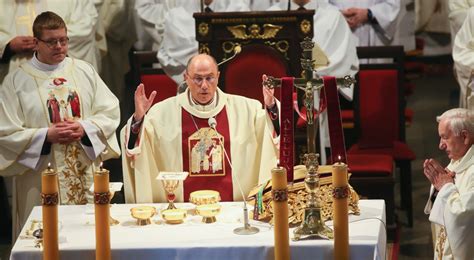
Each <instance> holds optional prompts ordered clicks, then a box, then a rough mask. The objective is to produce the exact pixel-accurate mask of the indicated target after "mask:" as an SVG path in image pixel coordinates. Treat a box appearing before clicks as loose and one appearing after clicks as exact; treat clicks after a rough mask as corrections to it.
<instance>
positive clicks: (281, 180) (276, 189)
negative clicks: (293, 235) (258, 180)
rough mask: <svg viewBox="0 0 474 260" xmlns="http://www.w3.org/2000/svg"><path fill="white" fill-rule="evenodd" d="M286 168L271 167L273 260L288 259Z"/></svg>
mask: <svg viewBox="0 0 474 260" xmlns="http://www.w3.org/2000/svg"><path fill="white" fill-rule="evenodd" d="M286 177H287V176H286V169H285V168H283V167H281V166H278V167H277V168H273V169H272V197H273V224H274V236H275V248H274V250H275V251H274V252H275V260H283V259H290V240H289V226H288V186H287V184H288V182H287V179H286Z"/></svg>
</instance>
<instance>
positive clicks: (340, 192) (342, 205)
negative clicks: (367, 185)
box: [332, 157, 349, 260]
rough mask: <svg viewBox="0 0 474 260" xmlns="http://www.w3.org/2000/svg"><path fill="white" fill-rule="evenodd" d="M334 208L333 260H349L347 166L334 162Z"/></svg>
mask: <svg viewBox="0 0 474 260" xmlns="http://www.w3.org/2000/svg"><path fill="white" fill-rule="evenodd" d="M339 160H340V157H339ZM332 185H333V188H334V190H333V205H334V206H333V207H334V209H333V210H334V215H333V220H334V259H337V260H340V259H342V260H343V259H349V215H348V204H347V201H348V197H349V186H348V182H347V165H346V164H344V163H342V162H340V161H339V162H336V163H335V164H333V168H332Z"/></svg>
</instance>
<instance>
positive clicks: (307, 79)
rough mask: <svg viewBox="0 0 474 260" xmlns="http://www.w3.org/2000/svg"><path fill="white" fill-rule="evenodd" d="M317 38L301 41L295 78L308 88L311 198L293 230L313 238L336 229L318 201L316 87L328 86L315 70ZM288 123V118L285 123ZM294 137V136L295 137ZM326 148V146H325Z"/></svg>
mask: <svg viewBox="0 0 474 260" xmlns="http://www.w3.org/2000/svg"><path fill="white" fill-rule="evenodd" d="M313 47H314V42H313V41H312V40H311V39H310V38H305V39H304V41H303V42H301V48H302V49H303V54H302V56H303V57H302V58H301V67H302V69H303V77H302V78H295V79H294V80H293V85H294V87H295V88H296V89H297V90H300V91H303V92H304V97H303V104H304V106H305V108H306V120H307V122H306V123H307V125H306V133H307V139H306V140H307V149H308V152H307V153H306V154H305V155H304V159H305V166H306V169H307V171H308V173H307V175H306V177H305V179H304V182H305V188H306V190H307V191H308V200H307V201H308V202H307V204H306V208H305V213H304V219H303V222H302V223H301V226H299V227H298V228H296V229H295V230H294V231H293V235H294V238H293V240H300V239H313V238H324V239H331V238H333V233H332V230H331V229H330V228H329V227H327V226H326V225H325V223H324V221H323V220H322V218H321V206H320V205H319V202H318V201H317V197H316V192H317V189H318V187H319V174H318V167H319V163H318V157H319V155H318V154H317V153H316V143H315V139H316V131H317V127H318V126H317V125H316V124H317V120H315V118H314V112H321V111H317V110H316V108H315V107H314V94H315V93H316V91H319V90H321V88H323V86H324V81H323V79H322V78H319V77H316V78H315V77H314V76H313V73H314V72H315V69H314V63H315V61H314V60H312V50H313ZM336 82H337V84H338V85H339V86H344V87H349V86H350V85H352V84H353V83H355V80H354V79H353V78H352V77H350V76H345V77H344V78H337V79H336ZM263 84H264V86H266V87H268V88H275V87H281V86H282V79H279V78H274V77H268V79H267V80H266V81H265V82H264V83H263ZM282 106H283V104H282ZM282 124H284V122H283V123H282ZM292 140H293V139H292ZM322 149H324V148H322Z"/></svg>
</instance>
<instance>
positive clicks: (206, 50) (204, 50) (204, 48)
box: [199, 43, 211, 55]
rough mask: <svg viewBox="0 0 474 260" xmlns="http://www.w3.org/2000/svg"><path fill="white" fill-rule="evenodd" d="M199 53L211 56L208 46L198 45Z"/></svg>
mask: <svg viewBox="0 0 474 260" xmlns="http://www.w3.org/2000/svg"><path fill="white" fill-rule="evenodd" d="M199 53H205V54H208V55H211V50H210V49H209V44H207V43H199Z"/></svg>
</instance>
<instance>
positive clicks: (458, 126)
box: [436, 108, 474, 136]
mask: <svg viewBox="0 0 474 260" xmlns="http://www.w3.org/2000/svg"><path fill="white" fill-rule="evenodd" d="M444 119H446V120H448V121H447V122H448V125H449V126H450V128H451V131H453V133H454V135H455V136H459V135H460V134H461V131H462V130H466V131H467V132H468V133H469V135H471V136H474V111H472V110H469V109H465V108H453V109H450V110H448V111H446V112H444V113H443V114H442V115H440V116H437V117H436V121H437V122H438V123H439V122H440V121H441V120H444Z"/></svg>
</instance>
